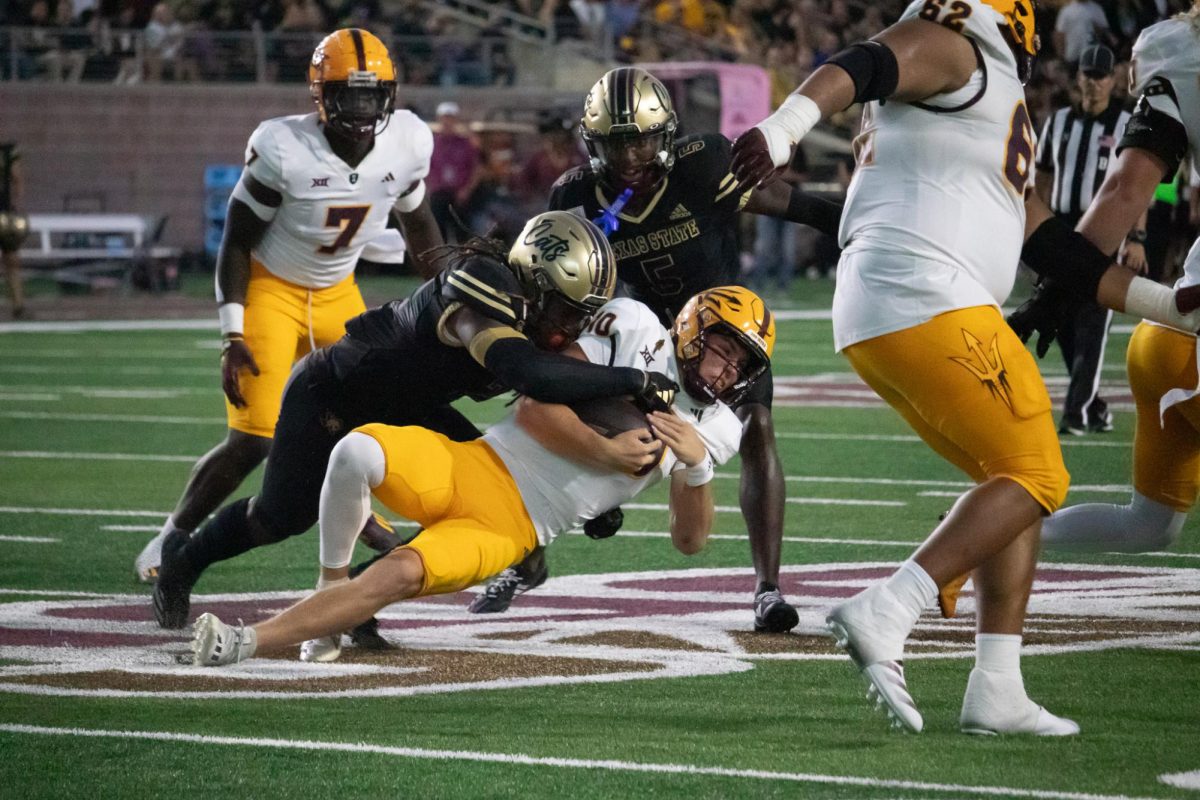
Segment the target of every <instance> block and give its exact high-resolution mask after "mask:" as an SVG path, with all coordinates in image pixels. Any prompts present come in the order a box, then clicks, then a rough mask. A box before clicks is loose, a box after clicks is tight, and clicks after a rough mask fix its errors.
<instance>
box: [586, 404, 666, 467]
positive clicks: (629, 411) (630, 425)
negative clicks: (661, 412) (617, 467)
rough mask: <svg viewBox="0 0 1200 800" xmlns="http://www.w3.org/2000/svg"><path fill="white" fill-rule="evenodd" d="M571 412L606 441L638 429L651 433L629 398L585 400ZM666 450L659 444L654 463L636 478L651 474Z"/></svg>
mask: <svg viewBox="0 0 1200 800" xmlns="http://www.w3.org/2000/svg"><path fill="white" fill-rule="evenodd" d="M571 410H572V411H574V412H575V414H576V416H578V417H579V419H580V420H582V421H583V423H584V424H585V425H587V426H588V427H589V428H591V429H592V430H594V431H595V432H596V433H598V434H600V435H601V436H603V437H604V438H606V439H611V438H613V437H614V436H617V435H618V434H622V433H625V431H632V430H635V429H638V428H640V429H643V430H645V431H646V432H648V433H649V432H650V425H649V424H648V423H647V422H646V415H645V414H644V413H643V412H642V410H641V409H640V408H638V407H637V406H636V405H634V402H633V401H632V400H630V399H629V398H628V397H601V398H597V399H595V400H584V401H582V402H579V403H574V404H572V405H571ZM651 435H653V434H651ZM665 449H666V445H664V444H663V443H662V442H659V443H658V453H657V455H656V456H655V458H654V461H653V462H652V463H651V464H648V465H647V466H645V467H643V468H642V469H640V470H639V471H638V472H637V473H635V474H636V477H639V478H640V477H642V476H644V475H648V474H650V471H651V470H653V469H654V468H655V467H657V466H658V463H659V462H660V461H662V457H663V451H664V450H665Z"/></svg>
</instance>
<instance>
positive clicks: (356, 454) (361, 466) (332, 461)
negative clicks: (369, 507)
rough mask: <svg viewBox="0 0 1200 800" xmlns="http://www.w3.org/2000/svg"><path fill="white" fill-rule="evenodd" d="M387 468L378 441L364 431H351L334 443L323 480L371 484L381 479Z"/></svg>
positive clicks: (349, 485) (373, 485)
mask: <svg viewBox="0 0 1200 800" xmlns="http://www.w3.org/2000/svg"><path fill="white" fill-rule="evenodd" d="M386 470H387V457H386V455H385V454H384V452H383V447H382V446H380V444H379V442H378V441H376V440H375V439H374V438H373V437H371V436H368V435H367V434H365V433H359V432H358V431H351V432H350V433H348V434H347V435H346V436H345V437H344V438H343V439H342V440H341V441H340V442H338V443H337V444H336V445H334V448H333V452H332V453H330V455H329V467H328V468H327V470H326V473H325V480H326V481H327V482H329V483H331V484H337V485H341V484H345V485H346V486H347V487H354V486H361V485H362V484H364V483H365V484H366V485H368V486H370V487H371V488H374V487H376V486H378V485H379V484H381V483H382V482H383V478H384V475H385V474H386Z"/></svg>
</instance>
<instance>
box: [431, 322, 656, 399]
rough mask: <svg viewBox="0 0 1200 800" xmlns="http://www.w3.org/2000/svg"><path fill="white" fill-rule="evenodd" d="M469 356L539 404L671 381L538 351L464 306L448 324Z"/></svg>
mask: <svg viewBox="0 0 1200 800" xmlns="http://www.w3.org/2000/svg"><path fill="white" fill-rule="evenodd" d="M448 324H449V327H450V328H451V330H453V332H454V334H455V336H456V338H457V339H458V340H459V341H460V342H466V343H467V349H468V350H469V351H470V353H471V356H472V357H473V358H474V359H475V360H476V361H478V362H479V363H480V364H482V365H483V366H484V367H486V368H487V370H488V371H489V372H491V373H492V374H493V375H495V376H496V377H497V378H498V379H499V380H500V382H501V383H503V384H504V385H505V386H507V387H508V388H510V389H512V390H513V391H515V392H517V393H518V394H523V395H527V396H529V397H532V398H533V399H535V400H539V401H541V402H543V403H575V402H579V401H580V400H593V399H595V398H597V397H618V396H621V395H634V396H643V395H645V394H646V393H647V392H650V393H651V394H653V393H654V390H655V389H656V388H658V387H660V386H661V385H666V384H670V385H671V386H673V387H674V388H675V389H678V388H679V387H678V386H674V383H673V382H672V381H671V380H670V379H668V378H666V377H665V376H663V375H660V374H658V373H652V372H643V371H642V370H640V369H634V368H633V367H605V366H601V365H599V364H591V363H588V362H587V361H580V360H579V359H575V358H569V357H567V356H564V355H561V354H558V353H550V352H547V351H545V350H541V349H539V348H537V347H535V346H534V344H533V343H532V342H531V341H529V339H527V338H525V335H524V334H522V333H520V332H519V331H517V330H516V329H514V328H512V327H511V326H508V325H504V324H501V323H499V322H496V321H495V320H491V319H488V318H487V317H484V316H483V315H482V314H480V313H478V312H477V311H475V310H474V309H471V308H469V307H466V306H464V307H462V308H460V309H458V310H457V311H455V312H454V314H453V315H452V316H451V317H450V319H449V321H448Z"/></svg>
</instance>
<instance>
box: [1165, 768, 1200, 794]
mask: <svg viewBox="0 0 1200 800" xmlns="http://www.w3.org/2000/svg"><path fill="white" fill-rule="evenodd" d="M1158 780H1159V782H1160V783H1165V784H1166V785H1167V786H1175V787H1177V788H1179V789H1193V790H1196V789H1200V769H1194V770H1192V771H1191V772H1168V773H1167V774H1165V775H1159V776H1158Z"/></svg>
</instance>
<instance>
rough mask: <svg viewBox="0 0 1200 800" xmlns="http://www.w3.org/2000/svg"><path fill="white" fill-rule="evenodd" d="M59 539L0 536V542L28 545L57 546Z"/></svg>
mask: <svg viewBox="0 0 1200 800" xmlns="http://www.w3.org/2000/svg"><path fill="white" fill-rule="evenodd" d="M59 541H61V540H59V539H51V538H49V537H47V536H5V535H0V542H27V543H29V544H57V543H58V542H59Z"/></svg>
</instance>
